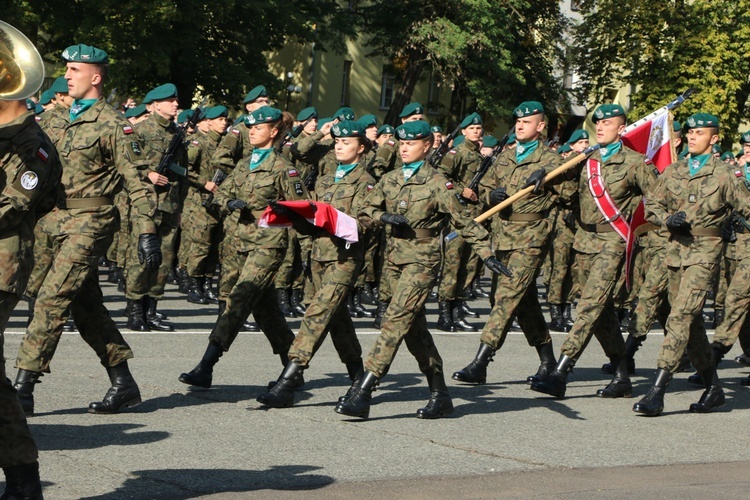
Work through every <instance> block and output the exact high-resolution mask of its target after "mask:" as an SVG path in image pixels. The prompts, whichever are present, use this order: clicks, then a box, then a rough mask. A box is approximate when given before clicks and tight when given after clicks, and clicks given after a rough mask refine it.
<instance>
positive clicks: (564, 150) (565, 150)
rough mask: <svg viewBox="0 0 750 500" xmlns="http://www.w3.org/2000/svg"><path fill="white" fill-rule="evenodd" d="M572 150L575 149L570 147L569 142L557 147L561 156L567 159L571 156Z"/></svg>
mask: <svg viewBox="0 0 750 500" xmlns="http://www.w3.org/2000/svg"><path fill="white" fill-rule="evenodd" d="M572 151H573V149H572V148H571V147H570V144H568V143H567V142H566V143H565V144H563V145H562V146H560V147H558V148H557V154H559V155H560V157H562V158H563V159H567V158H568V157H569V156H570V153H571V152H572Z"/></svg>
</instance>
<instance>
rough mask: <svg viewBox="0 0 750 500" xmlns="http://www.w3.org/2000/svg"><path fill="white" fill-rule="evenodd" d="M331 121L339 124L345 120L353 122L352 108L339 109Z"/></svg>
mask: <svg viewBox="0 0 750 500" xmlns="http://www.w3.org/2000/svg"><path fill="white" fill-rule="evenodd" d="M333 119H334V120H338V121H340V122H343V121H346V120H354V119H355V116H354V111H353V110H352V108H341V109H339V110H338V111H336V112H335V113H334V114H333Z"/></svg>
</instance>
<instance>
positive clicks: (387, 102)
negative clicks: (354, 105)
mask: <svg viewBox="0 0 750 500" xmlns="http://www.w3.org/2000/svg"><path fill="white" fill-rule="evenodd" d="M395 85H396V77H395V76H393V75H390V74H388V73H387V72H386V71H385V70H384V71H383V80H382V82H381V84H380V109H388V108H390V107H391V104H392V103H393V90H394V87H395Z"/></svg>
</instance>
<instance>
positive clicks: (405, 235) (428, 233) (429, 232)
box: [391, 226, 440, 240]
mask: <svg viewBox="0 0 750 500" xmlns="http://www.w3.org/2000/svg"><path fill="white" fill-rule="evenodd" d="M438 234H440V230H439V229H414V228H411V227H402V226H393V229H392V230H391V236H393V237H394V238H399V239H404V240H408V239H411V238H434V237H435V236H437V235H438Z"/></svg>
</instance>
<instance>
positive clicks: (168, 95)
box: [143, 83, 177, 104]
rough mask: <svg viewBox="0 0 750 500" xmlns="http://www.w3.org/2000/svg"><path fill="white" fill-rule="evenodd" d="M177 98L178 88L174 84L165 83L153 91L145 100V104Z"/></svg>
mask: <svg viewBox="0 0 750 500" xmlns="http://www.w3.org/2000/svg"><path fill="white" fill-rule="evenodd" d="M176 97H177V87H175V86H174V84H172V83H165V84H164V85H159V86H158V87H156V88H155V89H152V90H151V91H150V92H149V93H148V94H146V97H144V98H143V104H151V103H152V102H154V101H162V100H164V99H172V98H176Z"/></svg>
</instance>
